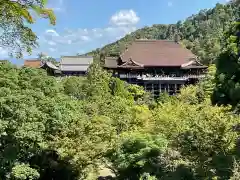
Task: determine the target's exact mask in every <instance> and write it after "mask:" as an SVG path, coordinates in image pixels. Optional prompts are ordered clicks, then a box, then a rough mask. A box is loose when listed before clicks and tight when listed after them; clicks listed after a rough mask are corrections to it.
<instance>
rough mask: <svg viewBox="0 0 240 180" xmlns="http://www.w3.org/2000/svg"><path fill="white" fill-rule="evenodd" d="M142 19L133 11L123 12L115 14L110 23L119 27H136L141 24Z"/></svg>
mask: <svg viewBox="0 0 240 180" xmlns="http://www.w3.org/2000/svg"><path fill="white" fill-rule="evenodd" d="M139 20H140V18H139V17H138V16H137V14H136V12H135V11H133V10H132V9H130V10H121V11H119V12H117V13H116V14H114V15H113V16H112V17H111V19H110V22H111V24H113V25H117V26H126V25H135V24H137V23H138V22H139Z"/></svg>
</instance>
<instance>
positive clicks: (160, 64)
mask: <svg viewBox="0 0 240 180" xmlns="http://www.w3.org/2000/svg"><path fill="white" fill-rule="evenodd" d="M104 67H105V68H106V69H107V70H111V71H112V72H113V76H115V77H118V78H120V79H122V80H124V81H126V82H128V83H130V84H137V85H140V86H143V87H144V89H145V90H147V91H150V92H152V94H153V95H154V96H159V94H160V93H162V92H168V93H169V94H170V95H172V94H175V93H177V92H179V90H180V88H181V87H182V86H184V85H188V84H194V83H196V82H198V81H199V79H201V78H203V77H204V74H205V72H206V68H207V67H206V66H204V65H202V64H201V63H200V62H199V61H198V59H197V57H196V56H195V55H194V54H192V52H191V51H190V50H188V49H186V48H184V47H183V46H182V45H181V44H179V43H176V42H174V41H167V40H137V41H135V42H133V43H132V44H131V45H130V46H129V47H128V49H126V50H125V52H123V53H122V54H121V55H120V56H119V57H117V58H116V57H107V58H106V59H105V65H104Z"/></svg>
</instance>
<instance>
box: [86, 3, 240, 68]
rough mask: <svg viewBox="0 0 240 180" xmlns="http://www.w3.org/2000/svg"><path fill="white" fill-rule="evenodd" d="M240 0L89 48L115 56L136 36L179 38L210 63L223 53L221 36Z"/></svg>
mask: <svg viewBox="0 0 240 180" xmlns="http://www.w3.org/2000/svg"><path fill="white" fill-rule="evenodd" d="M239 9H240V0H234V1H231V2H230V3H228V4H217V5H216V6H215V7H214V8H213V9H208V10H201V11H200V12H199V13H198V14H196V15H192V16H190V17H189V18H187V19H186V20H185V21H183V22H181V21H179V22H177V23H176V24H169V25H164V24H157V25H153V26H151V27H144V28H142V29H138V30H137V31H135V32H133V33H131V34H129V35H126V36H125V37H124V38H122V39H120V40H118V41H116V42H114V43H112V44H109V45H106V46H105V47H103V48H101V49H97V50H95V51H92V52H89V53H88V54H89V55H93V56H114V55H117V54H119V53H120V52H121V51H123V50H124V49H125V48H126V47H127V46H128V45H129V44H130V43H131V42H132V41H134V40H135V39H169V40H176V41H180V42H181V43H182V44H183V45H184V46H185V47H187V48H188V49H190V50H192V52H193V53H194V54H196V55H197V56H199V58H200V60H201V62H202V63H204V64H211V63H213V62H214V60H215V58H216V57H217V56H218V54H219V53H220V49H221V38H222V37H223V33H224V31H225V30H227V29H228V27H229V25H230V24H231V23H232V22H233V21H235V20H236V19H238V18H239V17H240V12H239Z"/></svg>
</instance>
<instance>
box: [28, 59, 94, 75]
mask: <svg viewBox="0 0 240 180" xmlns="http://www.w3.org/2000/svg"><path fill="white" fill-rule="evenodd" d="M92 62H93V57H90V56H62V57H61V60H60V63H59V65H58V66H56V65H54V64H52V63H51V62H48V61H43V60H25V61H24V66H25V67H31V68H42V69H45V70H46V71H47V72H48V74H49V75H54V76H82V75H85V74H86V73H87V69H88V68H89V66H90V65H91V63H92Z"/></svg>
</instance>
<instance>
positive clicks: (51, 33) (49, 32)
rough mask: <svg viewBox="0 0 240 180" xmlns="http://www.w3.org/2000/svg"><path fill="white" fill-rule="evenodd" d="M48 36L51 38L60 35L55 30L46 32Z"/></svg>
mask: <svg viewBox="0 0 240 180" xmlns="http://www.w3.org/2000/svg"><path fill="white" fill-rule="evenodd" d="M46 34H47V35H50V36H59V34H58V33H57V32H56V31H55V30H53V29H48V30H46Z"/></svg>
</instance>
